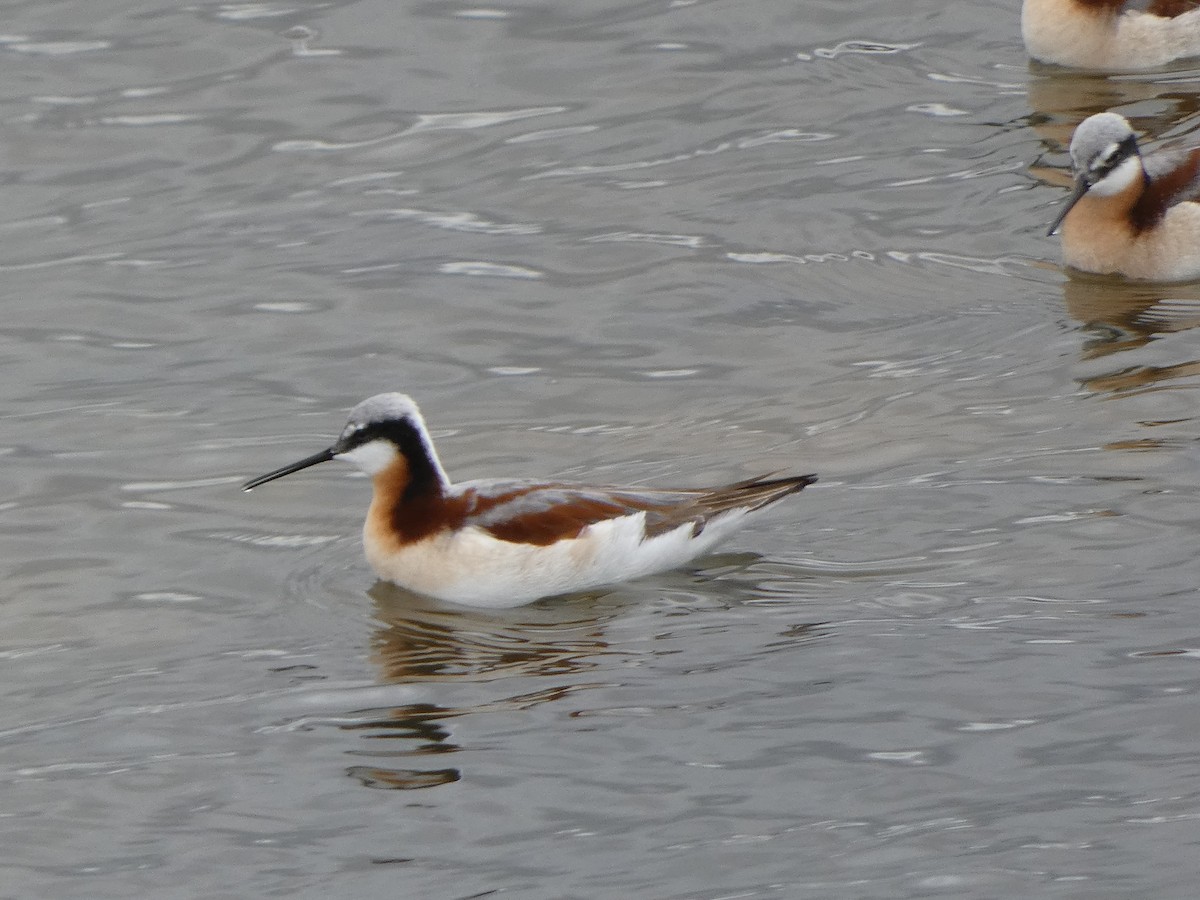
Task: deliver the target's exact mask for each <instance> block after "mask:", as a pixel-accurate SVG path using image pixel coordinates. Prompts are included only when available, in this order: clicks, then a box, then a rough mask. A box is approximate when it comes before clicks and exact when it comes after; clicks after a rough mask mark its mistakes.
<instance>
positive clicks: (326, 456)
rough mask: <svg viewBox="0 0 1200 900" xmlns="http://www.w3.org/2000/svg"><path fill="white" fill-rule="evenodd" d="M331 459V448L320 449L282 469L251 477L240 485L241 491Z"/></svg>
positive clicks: (250, 489) (252, 488) (249, 489)
mask: <svg viewBox="0 0 1200 900" xmlns="http://www.w3.org/2000/svg"><path fill="white" fill-rule="evenodd" d="M331 459H333V448H332V447H330V448H329V449H328V450H322V451H321V452H320V453H314V454H313V455H312V456H309V457H306V458H304V459H302V460H300V461H299V462H294V463H292V464H291V465H290V466H284V467H283V468H282V469H276V470H275V471H274V472H268V473H267V474H266V475H259V476H258V477H257V478H251V479H250V480H249V481H247V482H246V483H245V484H243V485H242V490H243V491H252V490H254V489H255V488H256V487H258V486H259V485H260V484H266V483H267V482H268V481H274V480H275V479H276V478H282V477H283V476H284V475H291V474H292V473H293V472H299V471H300V470H301V469H307V468H308V467H309V466H315V465H316V464H317V463H323V462H329V460H331Z"/></svg>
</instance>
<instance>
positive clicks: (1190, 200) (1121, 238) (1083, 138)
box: [1047, 112, 1200, 281]
mask: <svg viewBox="0 0 1200 900" xmlns="http://www.w3.org/2000/svg"><path fill="white" fill-rule="evenodd" d="M1071 167H1072V169H1073V170H1074V174H1075V188H1074V190H1073V191H1072V192H1071V195H1070V196H1069V197H1068V198H1067V202H1066V204H1065V205H1064V206H1063V208H1062V211H1061V212H1060V213H1059V215H1058V218H1057V219H1055V220H1054V224H1053V225H1051V226H1050V230H1049V231H1048V232H1047V234H1054V232H1056V231H1057V230H1058V229H1059V226H1061V227H1062V254H1063V262H1065V263H1066V264H1067V265H1068V266H1071V267H1073V268H1076V269H1081V270H1083V271H1085V272H1097V273H1100V274H1119V275H1124V276H1126V277H1127V278H1137V279H1144V280H1147V281H1189V280H1191V279H1194V278H1200V203H1198V202H1196V197H1197V196H1200V148H1197V149H1194V150H1178V151H1162V152H1158V153H1151V154H1148V155H1146V156H1142V154H1141V152H1140V151H1139V150H1138V143H1137V137H1136V136H1135V135H1134V133H1133V129H1132V128H1130V127H1129V122H1128V121H1126V120H1125V118H1124V117H1123V116H1119V115H1117V114H1116V113H1111V112H1106V113H1097V114H1096V115H1094V116H1091V117H1089V118H1087V119H1084V120H1083V122H1081V123H1080V125H1079V127H1078V128H1076V129H1075V134H1074V135H1073V136H1072V137H1071Z"/></svg>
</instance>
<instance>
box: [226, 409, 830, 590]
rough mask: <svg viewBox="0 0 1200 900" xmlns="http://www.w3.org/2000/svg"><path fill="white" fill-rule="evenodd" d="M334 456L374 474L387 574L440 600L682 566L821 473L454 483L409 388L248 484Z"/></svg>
mask: <svg viewBox="0 0 1200 900" xmlns="http://www.w3.org/2000/svg"><path fill="white" fill-rule="evenodd" d="M331 459H344V460H347V461H348V462H352V463H354V464H355V465H356V466H358V468H360V469H361V470H362V471H364V472H366V473H367V474H368V475H370V476H371V478H372V480H373V482H374V496H373V497H372V499H371V506H370V509H369V510H368V511H367V521H366V524H365V525H364V526H363V546H364V548H365V550H366V556H367V561H368V562H369V563H370V564H371V567H372V568H373V569H374V570H375V572H376V574H377V575H379V577H380V578H382V579H384V580H386V581H391V582H394V583H396V584H398V585H400V586H401V587H405V588H408V589H410V590H413V591H416V592H417V593H421V594H427V595H429V596H432V597H436V598H439V599H441V600H450V601H452V602H455V603H463V604H467V605H469V606H486V607H497V608H499V607H507V606H519V605H521V604H523V603H529V602H531V601H533V600H536V599H538V598H539V597H547V596H550V595H553V594H565V593H570V592H572V591H578V590H583V589H585V588H591V587H598V586H600V585H605V584H611V583H613V582H616V581H624V580H626V579H630V578H637V577H639V576H642V575H649V574H651V573H654V572H662V571H665V570H667V569H672V568H675V567H676V566H680V565H682V564H683V563H685V562H687V561H688V560H690V559H694V558H695V557H697V556H699V555H700V554H702V553H704V552H706V551H707V550H709V549H710V548H712V547H713V545H715V544H716V543H717V542H719V541H720V540H721V539H722V538H724V537H726V536H727V535H728V534H729V533H730V532H732V531H733V530H735V529H736V528H737V527H738V526H739V525H741V524H742V521H743V519H744V518H745V517H746V516H747V514H749V513H752V512H754V511H756V510H759V509H761V508H763V507H764V506H767V505H769V504H771V503H774V502H775V501H776V500H779V499H781V498H783V497H786V496H787V495H788V494H793V493H795V492H796V491H800V490H803V489H804V488H805V487H807V486H808V485H810V484H812V483H813V482H814V481H816V480H817V479H816V476H815V475H799V476H794V477H791V478H776V479H767V478H751V479H748V480H746V481H739V482H737V483H736V484H730V485H725V486H723V487H714V488H699V489H695V490H654V489H651V488H640V487H629V488H620V487H602V486H589V485H578V484H569V483H561V482H535V481H516V480H482V481H466V482H463V483H462V484H451V483H450V479H449V478H448V477H447V476H446V472H445V470H443V469H442V465H441V463H440V462H439V461H438V457H437V453H436V452H435V451H434V449H433V442H432V441H431V440H430V438H429V433H428V432H427V431H426V429H425V421H424V420H423V419H422V418H421V413H420V411H419V410H418V409H417V405H416V404H415V403H414V402H413V401H412V399H410V398H409V397H408V396H406V395H405V394H379V395H377V396H375V397H371V398H370V399H368V400H364V401H363V402H362V403H360V404H358V406H356V407H354V409H353V410H352V411H351V412H350V420H349V421H348V422H347V423H346V427H345V428H344V429H342V433H341V434H340V435H339V436H338V439H337V440H336V441H335V442H334V443H333V446H331V447H330V448H329V449H327V450H322V451H321V452H320V453H317V454H315V455H313V456H309V457H307V458H306V459H302V460H300V461H299V462H295V463H292V464H291V465H290V466H284V467H283V468H282V469H276V470H275V471H274V472H268V473H267V474H266V475H261V476H259V477H258V478H252V479H251V480H250V481H247V482H246V483H245V485H244V486H243V487H244V489H245V490H247V491H249V490H252V489H253V488H256V487H258V486H259V485H261V484H265V483H266V482H268V481H272V480H274V479H276V478H282V477H283V476H284V475H290V474H291V473H293V472H298V471H300V470H301V469H305V468H308V467H309V466H314V465H316V464H317V463H322V462H326V461H327V460H331Z"/></svg>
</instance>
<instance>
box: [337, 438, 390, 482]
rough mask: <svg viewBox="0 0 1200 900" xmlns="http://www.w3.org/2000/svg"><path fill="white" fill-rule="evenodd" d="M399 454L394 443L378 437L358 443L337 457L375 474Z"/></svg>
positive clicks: (369, 473)
mask: <svg viewBox="0 0 1200 900" xmlns="http://www.w3.org/2000/svg"><path fill="white" fill-rule="evenodd" d="M399 455H400V452H399V451H398V450H397V449H396V445H395V444H393V443H392V442H391V441H385V440H383V439H382V438H379V439H378V440H374V441H368V442H367V443H365V444H359V445H358V446H357V447H355V448H354V449H353V450H347V451H346V452H345V453H339V454H338V455H337V458H338V459H344V460H345V461H346V462H350V463H354V465H356V466H358V468H359V469H361V470H362V471H363V472H366V473H367V474H368V475H371V476H375V475H378V474H379V473H380V472H382V471H383V470H384V469H386V468H387V467H388V466H390V465H391V464H392V463H394V462H395V461H396V457H397V456H399Z"/></svg>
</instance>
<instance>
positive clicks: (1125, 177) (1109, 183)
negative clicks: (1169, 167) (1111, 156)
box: [1088, 156, 1142, 197]
mask: <svg viewBox="0 0 1200 900" xmlns="http://www.w3.org/2000/svg"><path fill="white" fill-rule="evenodd" d="M1141 177H1142V161H1141V160H1140V159H1139V158H1138V157H1137V156H1131V157H1129V158H1128V159H1126V160H1125V161H1124V162H1122V163H1121V164H1120V165H1119V166H1117V167H1116V168H1115V169H1113V170H1112V171H1111V172H1109V173H1108V174H1107V175H1105V176H1104V177H1103V178H1101V179H1100V180H1099V181H1097V182H1096V183H1095V184H1093V185H1092V186H1091V187H1090V188H1088V192H1089V193H1091V194H1093V195H1095V196H1097V197H1111V196H1112V195H1113V194H1119V193H1121V191H1123V190H1125V189H1126V188H1128V187H1129V186H1130V185H1131V184H1133V183H1134V182H1135V181H1137V180H1138V179H1139V178H1141Z"/></svg>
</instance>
